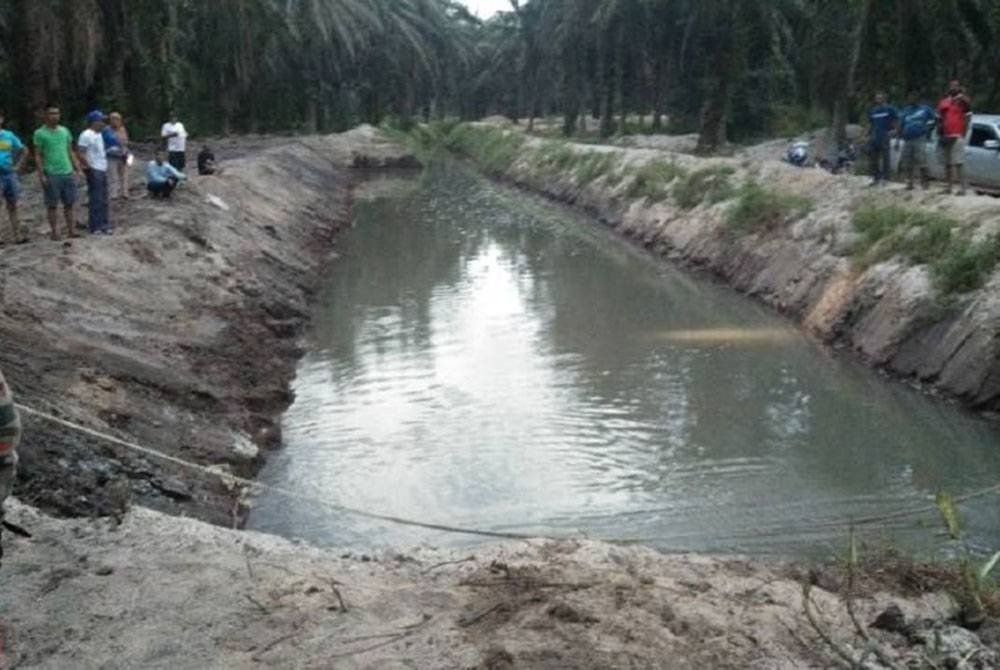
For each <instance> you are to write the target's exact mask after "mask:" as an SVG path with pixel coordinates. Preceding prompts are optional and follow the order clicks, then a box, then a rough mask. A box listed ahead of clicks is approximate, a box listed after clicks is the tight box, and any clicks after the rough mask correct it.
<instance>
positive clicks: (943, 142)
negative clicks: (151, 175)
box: [937, 79, 972, 195]
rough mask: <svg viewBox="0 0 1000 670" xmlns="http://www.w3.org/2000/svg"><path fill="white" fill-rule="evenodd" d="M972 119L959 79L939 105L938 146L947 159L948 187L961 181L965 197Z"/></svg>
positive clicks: (970, 109) (945, 163)
mask: <svg viewBox="0 0 1000 670" xmlns="http://www.w3.org/2000/svg"><path fill="white" fill-rule="evenodd" d="M971 116H972V101H970V100H969V97H968V96H967V95H965V91H963V90H962V85H961V84H960V83H959V81H958V80H957V79H955V80H952V81H951V82H950V83H949V84H948V94H947V95H945V96H944V98H942V99H941V102H939V103H938V106H937V123H938V144H939V146H940V148H941V154H942V158H943V159H944V165H945V174H946V175H947V180H948V188H947V189H946V190H945V193H951V185H952V184H953V183H954V182H955V180H956V179H957V180H958V194H959V195H965V135H966V133H967V132H968V130H969V118H970V117H971Z"/></svg>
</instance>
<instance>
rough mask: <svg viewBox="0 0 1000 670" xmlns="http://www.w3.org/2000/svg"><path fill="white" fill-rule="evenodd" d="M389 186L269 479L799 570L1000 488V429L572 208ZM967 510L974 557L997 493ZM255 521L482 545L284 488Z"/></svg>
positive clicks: (471, 185)
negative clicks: (805, 561) (836, 349)
mask: <svg viewBox="0 0 1000 670" xmlns="http://www.w3.org/2000/svg"><path fill="white" fill-rule="evenodd" d="M374 191H376V192H378V193H379V195H378V196H374V195H371V196H369V197H365V198H360V199H359V203H358V205H357V211H356V226H355V228H354V229H353V230H351V231H349V232H348V233H346V234H345V235H344V236H343V237H342V239H341V246H340V248H339V253H340V257H339V259H337V260H336V261H335V262H334V263H333V264H332V268H331V272H330V276H329V281H328V282H327V288H326V290H325V293H324V294H323V295H322V296H321V298H320V300H319V304H318V306H317V309H316V315H315V322H314V329H313V332H312V334H311V335H310V338H309V348H310V353H308V354H307V355H306V356H305V358H304V359H303V360H302V362H301V364H300V366H299V371H298V378H297V380H296V381H295V383H294V392H295V394H296V400H295V403H294V404H293V406H292V407H291V408H290V409H289V411H288V412H287V414H286V416H285V419H284V423H283V430H284V439H285V443H286V446H285V448H284V449H283V450H282V451H280V452H278V453H275V454H272V455H271V456H270V460H269V462H268V464H267V465H266V467H265V469H264V471H263V472H262V474H261V479H262V481H263V482H264V483H268V484H273V485H277V486H282V487H286V488H292V489H295V490H297V491H301V492H303V493H307V494H309V495H311V496H318V497H321V498H323V499H326V500H329V501H331V502H335V503H341V504H345V505H350V506H352V507H356V508H362V509H366V510H371V511H373V512H378V513H382V514H391V515H398V516H402V517H408V518H412V519H418V520H421V521H426V522H433V523H443V524H449V525H458V526H465V527H471V528H481V529H486V530H491V531H517V532H529V533H538V534H544V535H557V536H586V537H591V538H597V539H629V540H635V541H640V542H644V543H647V544H650V545H652V546H655V547H658V548H661V549H664V550H668V551H686V550H692V551H712V552H747V553H753V554H783V555H793V556H796V555H814V554H817V553H828V552H834V551H837V550H839V548H842V547H843V546H844V544H845V543H846V538H847V534H848V526H849V524H851V523H852V522H856V523H860V524H861V527H862V529H863V531H864V533H865V537H866V538H867V539H868V540H870V541H873V542H887V543H890V544H893V545H898V546H903V547H905V548H907V549H910V550H912V551H916V552H921V553H922V552H937V551H941V550H942V547H941V533H940V530H939V529H940V523H939V522H938V520H937V516H936V514H935V512H934V511H933V498H934V494H935V493H936V492H937V491H940V490H947V491H949V492H951V493H952V494H953V495H956V496H959V495H963V494H968V493H969V492H972V491H976V490H978V489H980V488H982V487H988V486H991V485H994V484H996V483H997V482H998V481H1000V431H998V429H997V426H996V425H995V424H991V423H989V422H987V421H984V420H982V419H980V418H978V417H976V416H973V415H970V414H967V413H964V412H962V411H960V410H958V409H957V408H955V407H953V406H950V405H948V404H945V403H942V402H939V401H935V400H932V399H930V398H927V397H925V396H924V395H922V394H920V393H918V392H916V391H914V390H912V389H910V388H908V387H906V386H904V385H902V384H899V383H895V382H890V381H888V380H886V379H884V378H882V377H881V376H880V375H878V374H877V373H875V372H873V371H871V370H869V369H866V368H864V367H863V366H861V365H860V364H858V363H856V362H853V361H850V360H845V359H844V358H843V357H841V356H838V355H835V354H834V353H832V352H831V351H830V350H829V349H828V348H826V347H824V346H822V345H820V344H818V343H816V342H814V341H813V340H811V339H810V338H808V337H806V336H805V335H804V334H802V333H801V332H800V331H799V329H798V328H796V327H795V326H794V325H793V324H791V323H789V322H788V321H786V320H784V319H783V318H781V317H779V316H777V315H775V314H774V313H773V312H771V311H769V310H767V309H766V308H764V307H761V306H759V305H757V304H755V303H754V302H752V301H751V300H748V299H747V298H746V297H743V296H740V295H737V294H736V293H734V292H733V291H731V290H730V289H728V288H726V287H723V286H719V285H717V284H716V283H714V282H712V281H710V280H707V279H704V280H703V279H698V278H692V277H691V276H690V275H688V274H684V273H681V272H678V271H675V270H673V269H671V268H670V267H669V266H667V265H666V264H664V263H663V261H662V260H659V259H655V258H653V257H652V256H649V255H647V254H646V253H644V252H642V251H639V250H637V249H634V248H632V247H630V246H629V245H627V244H624V243H622V242H621V241H620V240H619V239H616V238H615V237H614V236H613V235H612V234H611V233H610V232H608V231H606V230H604V229H602V228H601V227H600V226H599V225H597V224H596V223H594V222H591V221H588V220H585V219H582V218H581V217H580V216H579V215H576V214H574V213H571V212H569V211H567V210H566V209H564V208H561V207H559V206H556V205H553V204H551V203H547V202H544V201H541V200H539V199H536V198H533V197H529V196H526V195H524V194H523V193H520V192H517V191H515V190H512V189H510V188H507V187H505V186H501V185H497V184H494V183H492V182H489V181H487V180H485V179H483V178H481V177H479V176H477V175H475V174H474V173H472V172H471V171H470V170H469V169H467V168H465V167H463V166H460V165H457V164H454V163H447V162H443V163H440V164H436V165H433V166H431V167H430V168H429V169H428V170H426V171H425V172H424V173H422V174H421V175H420V176H419V177H417V178H415V179H413V180H410V181H409V182H404V181H396V182H391V183H390V182H387V183H385V184H383V185H382V187H381V188H377V189H374ZM920 510H926V511H924V512H923V513H915V514H914V515H912V516H910V515H908V513H909V512H920ZM962 512H963V514H964V515H965V523H966V531H967V537H968V539H969V541H970V542H971V543H972V544H973V546H974V547H975V548H977V549H981V550H985V549H988V548H990V547H992V546H993V545H994V544H996V543H997V542H998V538H1000V532H998V531H1000V498H998V496H996V495H990V496H986V497H983V498H980V499H977V500H975V501H972V502H969V503H968V504H964V505H963V506H962ZM900 513H903V514H904V516H898V515H899V514H900ZM885 516H889V517H894V518H890V519H887V520H883V521H880V522H878V523H869V524H866V521H871V520H872V519H873V518H881V517H885ZM249 527H250V528H252V529H256V530H262V531H268V532H274V533H278V534H281V535H286V536H291V537H299V538H303V539H306V540H309V541H311V542H315V543H319V544H322V545H328V546H338V547H345V548H351V549H355V550H364V549H374V548H382V547H389V546H393V547H406V546H412V545H415V544H421V543H426V544H430V545H434V546H462V545H468V544H470V543H475V542H477V541H481V539H477V538H474V537H468V536H462V535H450V534H445V533H440V532H437V531H426V530H422V529H417V528H410V527H406V526H400V525H394V524H386V523H382V522H375V521H371V520H368V519H363V518H358V517H355V516H352V515H346V514H342V513H339V512H336V511H333V510H331V509H329V508H326V507H324V506H322V505H318V504H316V503H314V502H306V501H300V500H295V499H287V498H285V497H282V496H280V495H272V494H264V495H262V496H260V497H259V498H257V499H256V500H255V501H254V508H253V511H252V512H251V515H250V521H249ZM945 550H946V548H945Z"/></svg>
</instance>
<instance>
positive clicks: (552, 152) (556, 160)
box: [533, 140, 581, 170]
mask: <svg viewBox="0 0 1000 670" xmlns="http://www.w3.org/2000/svg"><path fill="white" fill-rule="evenodd" d="M580 159H581V155H580V154H578V153H577V152H576V151H574V150H573V148H572V147H571V146H570V145H569V144H568V143H567V142H564V141H560V140H549V141H547V142H545V144H543V145H542V148H541V149H539V150H537V151H536V152H535V157H534V159H533V163H534V164H535V165H536V167H538V168H545V169H555V170H568V169H570V168H572V167H573V166H574V165H576V164H577V162H578V161H579V160H580Z"/></svg>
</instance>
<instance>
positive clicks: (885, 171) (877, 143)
mask: <svg viewBox="0 0 1000 670" xmlns="http://www.w3.org/2000/svg"><path fill="white" fill-rule="evenodd" d="M891 144H892V143H891V141H890V140H889V138H888V137H883V138H881V139H873V140H872V141H871V143H870V144H869V145H868V152H869V154H870V155H871V161H872V178H873V179H874V180H875V181H876V182H878V183H880V182H883V181H889V178H890V177H891V176H892V153H891V150H890V146H891Z"/></svg>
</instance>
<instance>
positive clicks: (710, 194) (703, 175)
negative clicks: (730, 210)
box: [674, 165, 736, 209]
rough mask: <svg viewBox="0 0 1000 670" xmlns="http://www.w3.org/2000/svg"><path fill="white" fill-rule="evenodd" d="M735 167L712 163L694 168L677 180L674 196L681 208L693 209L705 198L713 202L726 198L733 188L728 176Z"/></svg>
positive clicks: (731, 193) (730, 194)
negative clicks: (704, 166)
mask: <svg viewBox="0 0 1000 670" xmlns="http://www.w3.org/2000/svg"><path fill="white" fill-rule="evenodd" d="M735 172H736V169H735V168H733V167H731V166H729V165H713V166H711V167H707V168H702V169H701V170H696V171H694V172H692V173H691V174H689V175H687V176H686V177H685V178H684V179H682V180H680V181H678V182H677V184H676V185H675V186H674V198H675V199H676V200H677V204H678V205H680V206H681V208H683V209H694V208H695V207H697V206H698V205H700V204H701V203H702V202H704V201H705V200H708V202H710V203H712V204H715V203H717V202H722V201H723V200H728V199H729V198H731V197H732V196H733V193H734V191H735V189H734V188H733V185H732V183H731V181H730V177H731V176H732V175H733V174H734V173H735Z"/></svg>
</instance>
